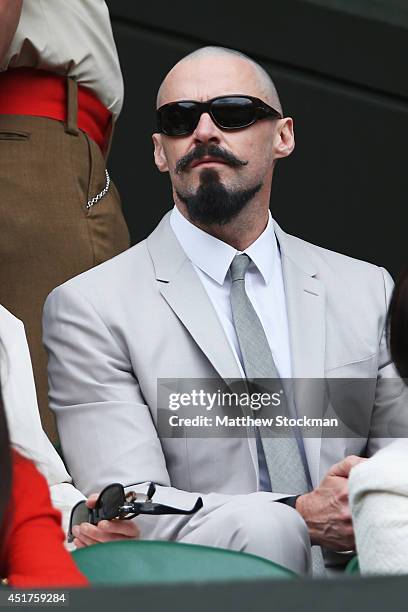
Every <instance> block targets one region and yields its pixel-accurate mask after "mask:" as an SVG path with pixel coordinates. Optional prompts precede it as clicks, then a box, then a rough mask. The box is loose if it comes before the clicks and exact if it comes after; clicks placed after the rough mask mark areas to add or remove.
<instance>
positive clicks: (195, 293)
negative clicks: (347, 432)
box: [147, 213, 258, 479]
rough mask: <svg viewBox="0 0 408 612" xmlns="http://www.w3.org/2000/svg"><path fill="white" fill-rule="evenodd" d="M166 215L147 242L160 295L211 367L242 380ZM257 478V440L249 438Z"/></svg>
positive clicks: (213, 310) (225, 375)
mask: <svg viewBox="0 0 408 612" xmlns="http://www.w3.org/2000/svg"><path fill="white" fill-rule="evenodd" d="M169 219H170V213H168V214H167V215H165V216H164V217H163V219H162V220H161V222H160V223H159V225H158V226H157V227H156V229H155V230H154V231H153V232H152V234H150V236H149V237H148V239H147V247H148V249H149V252H150V255H151V258H152V262H153V266H154V269H155V273H156V279H157V281H158V282H159V283H160V293H161V294H162V296H163V297H164V299H165V300H166V302H167V303H168V304H169V306H170V307H171V308H172V310H173V311H174V312H175V314H176V315H177V317H178V318H179V319H180V321H181V322H182V324H183V325H184V326H185V327H186V329H187V330H188V331H189V333H190V334H191V336H192V338H193V339H194V340H195V342H196V343H197V345H198V346H199V348H200V349H201V350H202V351H203V353H204V354H205V355H206V357H207V358H208V360H209V361H210V363H211V365H212V366H213V367H214V368H215V370H216V371H217V372H218V374H219V375H220V376H221V378H223V379H224V380H225V381H226V383H227V384H228V382H229V381H231V379H241V378H242V376H241V371H240V369H239V365H238V363H237V361H236V358H235V355H234V353H233V351H232V349H231V346H230V344H229V342H228V339H227V337H226V335H225V332H224V329H223V327H222V325H221V323H220V321H219V319H218V316H217V313H216V312H215V309H214V307H213V305H212V302H211V300H210V298H209V297H208V295H207V292H206V291H205V289H204V287H203V285H202V284H201V281H200V279H199V277H198V275H197V273H196V271H195V270H194V267H193V265H192V263H191V261H190V260H189V259H188V258H187V257H186V254H185V253H184V251H183V249H182V248H181V245H180V243H179V242H178V240H177V238H176V236H175V235H174V232H173V230H172V229H171V226H170V222H169ZM248 444H249V450H250V454H251V458H252V463H253V467H254V471H255V474H256V478H257V479H258V455H257V450H256V440H255V438H254V437H253V436H248Z"/></svg>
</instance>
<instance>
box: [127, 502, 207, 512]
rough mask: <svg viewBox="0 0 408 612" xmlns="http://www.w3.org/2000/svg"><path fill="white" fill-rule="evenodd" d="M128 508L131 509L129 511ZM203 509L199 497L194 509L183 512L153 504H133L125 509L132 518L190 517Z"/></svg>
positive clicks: (180, 509)
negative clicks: (149, 516)
mask: <svg viewBox="0 0 408 612" xmlns="http://www.w3.org/2000/svg"><path fill="white" fill-rule="evenodd" d="M130 507H132V509H131V510H130ZM202 507H203V500H202V498H201V497H199V498H198V499H197V501H196V503H195V504H194V507H193V508H191V510H183V509H182V508H174V507H173V506H167V505H166V504H155V503H151V502H150V503H149V502H147V503H146V502H134V503H133V504H129V506H127V508H129V510H128V511H129V512H132V514H133V515H134V516H137V515H138V514H150V515H160V514H185V515H191V514H195V513H196V512H198V511H199V510H200V509H201V508H202Z"/></svg>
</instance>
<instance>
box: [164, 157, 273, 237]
mask: <svg viewBox="0 0 408 612" xmlns="http://www.w3.org/2000/svg"><path fill="white" fill-rule="evenodd" d="M200 179H201V180H200V186H199V188H198V189H197V192H196V193H195V194H189V193H183V192H182V191H179V190H177V189H176V193H177V195H178V197H179V198H180V200H181V201H182V202H183V204H185V206H186V208H187V212H188V215H189V217H190V219H191V221H193V222H196V223H201V224H203V225H226V224H227V223H229V222H230V221H231V220H232V219H234V218H235V217H236V216H237V215H238V214H239V213H240V212H241V210H243V209H244V208H245V206H246V205H247V204H248V203H249V202H250V201H251V200H252V199H253V198H254V196H255V195H256V194H257V193H258V191H259V190H260V189H261V187H262V183H259V184H258V185H255V186H254V187H249V188H247V189H236V190H232V189H227V188H226V187H225V186H224V185H223V184H222V183H221V182H220V180H219V175H218V172H217V171H216V170H214V169H213V168H206V169H205V170H203V171H202V172H201V175H200Z"/></svg>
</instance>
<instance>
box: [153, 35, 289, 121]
mask: <svg viewBox="0 0 408 612" xmlns="http://www.w3.org/2000/svg"><path fill="white" fill-rule="evenodd" d="M233 93H235V94H246V95H252V96H255V97H258V98H261V99H262V100H264V101H265V102H267V103H268V104H270V106H272V107H273V108H275V109H276V110H278V111H280V112H281V113H282V106H281V103H280V100H279V95H278V92H277V90H276V87H275V84H274V82H273V81H272V79H271V77H270V76H269V74H268V73H267V72H266V70H265V69H264V68H262V66H260V65H259V64H257V62H255V61H254V60H253V59H251V58H250V57H248V56H247V55H245V54H244V53H241V52H240V51H235V50H234V49H227V48H226V47H202V48H201V49H197V50H196V51H193V52H192V53H190V54H189V55H186V56H185V57H183V58H182V59H181V60H180V61H179V62H178V63H177V64H176V65H175V66H173V68H172V69H171V70H170V72H169V73H168V74H167V76H166V77H165V78H164V80H163V82H162V84H161V85H160V88H159V91H158V94H157V107H160V106H162V105H163V104H167V103H168V102H174V101H176V100H183V99H184V100H186V99H189V100H192V99H193V100H206V99H210V98H213V97H215V96H219V95H224V94H233Z"/></svg>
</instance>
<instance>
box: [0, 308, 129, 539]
mask: <svg viewBox="0 0 408 612" xmlns="http://www.w3.org/2000/svg"><path fill="white" fill-rule="evenodd" d="M0 382H1V386H0V393H1V396H2V404H3V408H4V411H5V414H6V416H7V422H8V430H9V437H10V442H11V445H12V446H13V447H15V448H16V449H18V450H19V451H20V452H21V453H22V454H23V455H24V456H25V457H28V458H29V459H30V460H31V461H32V462H33V463H34V464H35V466H36V467H37V468H38V470H39V471H40V472H41V473H42V475H43V476H44V477H45V478H46V480H47V482H48V486H49V491H50V495H51V500H52V504H53V506H54V507H55V508H56V509H58V510H59V511H60V512H61V513H62V525H63V529H64V532H65V533H67V530H68V525H69V517H70V513H71V509H72V507H73V506H74V505H75V504H76V503H77V502H78V501H80V500H82V499H84V496H83V495H82V493H81V492H80V491H78V489H76V488H75V487H74V486H73V484H72V479H71V477H70V475H69V474H68V472H67V470H66V468H65V466H64V463H63V461H62V459H61V457H60V456H59V455H58V453H57V451H56V450H55V448H54V447H53V445H52V444H51V442H50V440H49V439H48V437H47V435H46V434H45V432H44V431H43V429H42V427H41V421H40V415H39V412H38V406H37V399H36V394H35V385H34V378H33V372H32V367H31V361H30V354H29V350H28V346H27V340H26V336H25V333H24V325H23V323H22V322H21V321H19V320H18V319H17V318H16V317H14V316H13V315H12V314H11V313H10V312H8V311H7V310H6V309H5V308H3V306H0ZM92 499H93V500H94V499H95V496H94V497H93V498H92ZM89 503H90V505H92V501H90V502H89ZM83 528H84V529H85V531H87V530H88V533H89V534H90V537H91V536H92V533H93V529H94V528H93V526H92V525H86V526H85V525H84V526H83ZM103 528H104V529H105V530H104V534H105V541H107V540H109V539H115V538H116V537H117V535H118V534H120V535H121V536H123V537H125V536H128V537H129V538H132V539H133V538H136V537H137V536H138V528H137V526H136V524H135V523H134V521H123V522H121V523H118V522H115V521H110V522H108V521H104V525H102V529H103ZM88 541H89V542H90V540H88ZM90 543H91V542H90ZM74 544H75V542H74ZM67 546H68V545H67Z"/></svg>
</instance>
